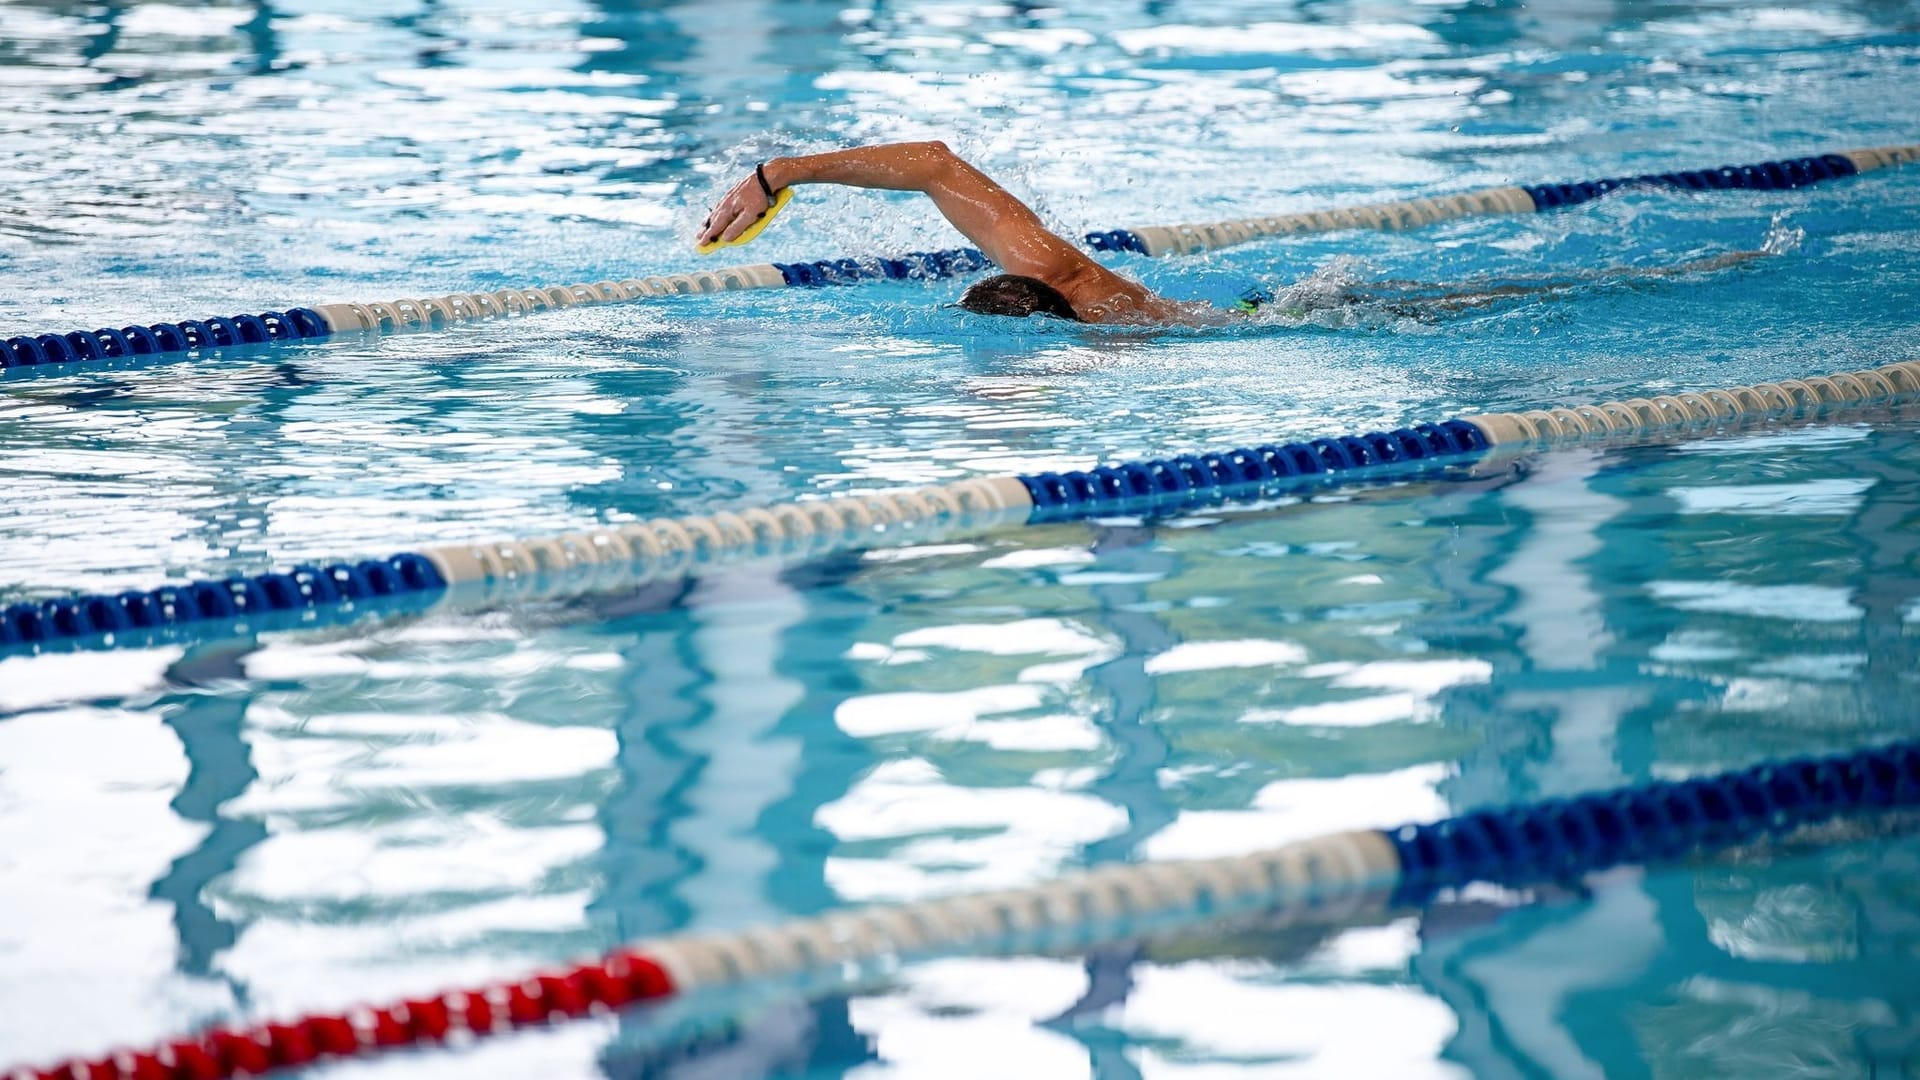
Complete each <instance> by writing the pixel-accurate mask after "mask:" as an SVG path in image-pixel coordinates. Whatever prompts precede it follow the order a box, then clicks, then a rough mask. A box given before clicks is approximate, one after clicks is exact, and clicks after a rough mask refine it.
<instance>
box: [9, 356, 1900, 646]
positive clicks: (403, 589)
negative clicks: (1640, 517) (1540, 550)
mask: <svg viewBox="0 0 1920 1080" xmlns="http://www.w3.org/2000/svg"><path fill="white" fill-rule="evenodd" d="M1912 401H1920V361H1908V362H1903V363H1895V364H1888V365H1885V366H1883V367H1878V368H1870V369H1867V370H1863V371H1854V372H1843V373H1839V374H1835V375H1827V376H1815V377H1810V378H1806V379H1788V380H1784V381H1782V382H1778V383H1761V384H1758V385H1755V386H1740V387H1731V388H1727V389H1720V390H1707V391H1699V392H1686V393H1680V394H1673V395H1666V396H1659V397H1653V398H1633V399H1630V400H1627V401H1618V402H1607V403H1603V404H1598V405H1584V406H1576V407H1570V408H1556V409H1544V410H1535V411H1531V412H1524V413H1496V414H1488V415H1481V416H1469V417H1465V418H1462V419H1458V420H1449V421H1446V422H1444V423H1439V424H1417V425H1414V426H1412V427H1405V428H1396V429H1394V430H1392V431H1384V432H1373V433H1369V434H1365V435H1357V436H1342V437H1338V438H1322V439H1313V440H1310V441H1306V442H1295V443H1285V444H1279V445H1266V446H1256V447H1251V448H1239V449H1233V450H1227V451H1224V452H1219V453H1204V454H1188V455H1182V456H1179V457H1173V458H1167V459H1164V460H1148V461H1138V462H1131V463H1127V464H1123V465H1113V466H1105V467H1101V468H1096V469H1091V470H1087V471H1084V472H1081V471H1071V472H1041V473H1031V474H1024V475H1018V476H998V477H986V478H980V479H974V480H965V481H961V482H958V483H953V484H945V485H938V486H930V487H920V488H910V489H906V490H902V491H894V492H883V493H879V494H870V495H847V496H839V497H834V498H826V499H809V500H801V501H797V502H792V503H786V504H783V505H778V506H773V507H768V508H764V509H749V510H740V511H732V512H721V513H716V514H710V515H701V516H693V517H682V518H670V519H668V518H662V519H655V520H652V521H643V522H637V523H634V524H629V525H622V526H617V527H607V528H601V529H592V530H587V531H583V532H574V533H566V534H563V535H560V536H553V537H544V538H529V539H520V540H508V541H499V542H492V543H468V544H446V545H442V546H439V547H431V548H427V549H425V550H423V551H417V552H403V553H400V554H397V555H391V556H388V557H386V558H383V559H368V560H364V561H359V562H351V563H345V562H343V563H333V564H327V565H312V564H310V565H302V566H296V567H293V568H292V569H290V570H286V571H280V572H273V573H266V574H254V575H242V576H235V577H229V578H224V579H220V580H202V581H194V582H189V583H186V584H183V585H167V586H162V587H160V588H157V589H147V590H129V591H126V592H121V593H117V594H105V593H93V594H84V595H79V596H67V597H61V598H57V599H48V600H38V601H25V602H21V603H16V604H13V605H11V606H9V607H6V608H5V609H0V654H5V653H7V652H16V651H40V650H44V649H49V648H62V647H69V648H70V647H83V648H98V647H121V646H125V645H130V644H135V643H140V642H145V641H170V640H178V639H180V638H182V637H187V638H198V637H205V636H214V635H223V634H226V635H230V634H232V633H234V632H236V631H237V630H238V629H239V628H242V627H244V628H246V629H248V630H256V631H257V630H263V629H272V628H277V627H282V626H289V625H291V626H298V625H308V624H316V623H319V622H323V621H326V622H333V621H339V620H341V619H343V618H353V617H358V616H360V615H362V614H364V613H367V612H369V611H377V610H393V609H399V610H420V609H423V608H426V607H429V606H433V605H435V604H438V603H441V602H443V601H446V602H452V603H456V604H459V605H461V606H464V607H497V606H501V605H506V604H513V603H519V602H528V601H540V600H547V599H554V598H559V597H565V596H575V595H583V594H587V593H593V592H604V591H612V590H618V589H622V588H629V587H631V586H632V585H634V584H636V583H638V582H642V581H646V580H651V579H656V578H661V577H672V576H678V575H681V574H684V573H687V572H690V571H694V570H697V569H701V568H704V567H710V566H714V565H719V564H725V563H729V562H737V561H742V560H747V559H760V558H804V557H808V556H811V555H817V554H821V553H824V552H827V551H831V550H836V549H845V548H850V547H869V546H874V545H877V544H889V543H901V542H914V541H921V542H924V541H925V540H930V539H932V538H934V537H936V536H948V535H953V534H955V533H959V532H977V531H982V530H986V529H989V528H992V527H995V526H998V525H1002V524H1014V523H1019V522H1043V521H1059V520H1069V519H1076V518H1090V517H1101V516H1108V515H1116V514H1140V513H1149V512H1152V513H1163V512H1167V511H1174V510H1180V509H1184V508H1191V507H1198V506H1207V505H1215V504H1219V503H1224V502H1234V501H1248V500H1258V499H1263V498H1269V497H1271V496H1273V495H1274V494H1276V493H1278V492H1281V491H1285V490H1289V489H1294V488H1298V487H1301V486H1307V485H1325V484H1332V483H1340V482H1347V481H1367V480H1377V479H1382V478H1385V477H1387V476H1390V475H1397V474H1400V473H1404V472H1406V471H1409V470H1422V469H1428V468H1446V467H1449V466H1453V465H1459V464H1465V463H1467V462H1469V461H1471V460H1473V459H1474V458H1475V457H1476V456H1478V455H1480V454H1483V453H1485V452H1486V451H1487V450H1489V449H1491V448H1494V447H1497V446H1503V445H1505V446H1529V445H1531V446H1545V445H1553V444H1557V443H1567V442H1582V443H1620V442H1629V441H1634V440H1639V439H1644V438H1647V437H1658V436H1662V435H1668V434H1673V433H1685V432H1697V431H1704V430H1708V429H1712V428H1717V427H1721V426H1730V425H1737V424H1743V423H1752V422H1766V421H1774V420H1800V419H1812V418H1817V417H1819V416H1820V415H1822V414H1824V413H1826V412H1827V411H1828V410H1833V409H1843V408H1856V407H1861V406H1873V405H1897V404H1902V403H1906V402H1912Z"/></svg>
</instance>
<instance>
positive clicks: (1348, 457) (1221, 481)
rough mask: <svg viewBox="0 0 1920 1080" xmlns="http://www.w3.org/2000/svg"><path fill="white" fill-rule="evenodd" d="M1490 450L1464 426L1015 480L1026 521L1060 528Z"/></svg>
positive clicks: (1459, 422)
mask: <svg viewBox="0 0 1920 1080" xmlns="http://www.w3.org/2000/svg"><path fill="white" fill-rule="evenodd" d="M1489 445H1491V444H1490V443H1489V442H1488V441H1487V437H1486V435H1485V434H1484V433H1482V432H1481V430H1480V429H1479V428H1478V427H1475V426H1474V425H1473V424H1471V423H1468V422H1467V421H1465V420H1449V421H1447V422H1445V423H1441V424H1418V425H1415V426H1413V427H1406V428H1395V429H1394V430H1392V431H1378V432H1371V433H1369V434H1366V435H1348V436H1341V437H1339V438H1330V439H1313V440H1311V441H1308V442H1295V443H1286V444H1284V445H1280V446H1271V445H1269V446H1256V447H1252V448H1240V449H1234V450H1228V451H1226V452H1225V453H1212V454H1191V455H1186V456H1182V457H1174V458H1166V459H1164V460H1149V461H1137V462H1131V463H1129V464H1125V465H1109V466H1105V467H1102V468H1098V469H1092V470H1089V471H1086V472H1065V473H1058V472H1044V473H1035V474H1032V475H1025V476H1020V477H1018V480H1019V481H1020V484H1021V486H1022V487H1024V488H1026V490H1027V494H1028V496H1029V497H1030V498H1031V499H1032V500H1033V517H1032V520H1034V521H1036V522H1038V521H1061V520H1066V519H1070V518H1086V517H1097V516H1100V515H1104V514H1114V513H1137V512H1139V511H1142V510H1156V511H1161V510H1172V509H1180V508H1185V507H1193V506H1204V505H1207V504H1209V503H1217V502H1225V501H1229V500H1233V499H1237V498H1247V497H1256V498H1257V497H1259V496H1260V495H1262V494H1264V493H1266V492H1269V491H1272V490H1274V489H1275V486H1276V485H1284V484H1287V483H1289V482H1292V481H1301V480H1308V481H1311V480H1316V479H1327V480H1332V479H1334V476H1333V475H1332V474H1336V473H1345V472H1349V471H1352V470H1356V469H1374V468H1378V467H1381V466H1388V465H1404V464H1416V463H1426V462H1433V463H1439V462H1438V461H1437V460H1436V459H1449V460H1453V461H1457V460H1459V459H1461V458H1463V457H1465V456H1467V455H1471V454H1475V453H1478V452H1480V451H1482V450H1485V449H1487V447H1488V446H1489Z"/></svg>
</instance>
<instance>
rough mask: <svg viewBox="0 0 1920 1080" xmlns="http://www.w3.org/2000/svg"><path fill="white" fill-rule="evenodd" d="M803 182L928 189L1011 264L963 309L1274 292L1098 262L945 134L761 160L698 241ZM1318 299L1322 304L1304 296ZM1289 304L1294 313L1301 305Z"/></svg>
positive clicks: (1005, 310)
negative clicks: (1145, 278) (1214, 286)
mask: <svg viewBox="0 0 1920 1080" xmlns="http://www.w3.org/2000/svg"><path fill="white" fill-rule="evenodd" d="M798 184H840V185H844V186H847V187H861V188H879V189H884V190H890V191H918V192H921V193H923V194H925V195H926V196H927V197H928V198H931V199H932V200H933V204H934V206H936V207H938V208H939V210H940V212H941V213H942V214H944V215H946V218H947V220H948V221H949V222H952V223H953V227H954V228H956V229H958V230H960V232H961V233H962V234H963V235H964V236H966V238H967V239H969V240H971V241H973V243H974V245H975V246H976V247H978V248H979V249H980V250H981V251H982V252H983V253H985V254H986V256H987V258H989V259H991V260H993V262H994V263H995V264H997V265H998V266H999V267H1000V268H1001V269H1002V270H1003V271H1005V273H1002V274H999V275H996V276H994V277H990V278H987V279H985V280H983V281H980V282H977V283H975V284H974V285H973V286H972V287H971V288H969V289H968V290H967V291H966V293H965V294H964V295H963V296H962V297H961V298H960V306H961V307H962V308H965V309H966V310H968V311H974V312H978V313H980V314H983V315H1010V316H1014V317H1025V316H1028V315H1033V314H1044V315H1053V316H1055V317H1058V318H1062V319H1070V320H1073V321H1076V322H1088V323H1117V324H1131V325H1183V326H1219V325H1225V324H1228V323H1233V322H1237V321H1239V320H1240V319H1242V318H1245V317H1247V316H1250V315H1253V314H1255V313H1256V312H1258V311H1259V310H1260V309H1261V307H1262V306H1263V305H1273V304H1274V302H1275V301H1274V297H1273V296H1272V295H1271V294H1269V293H1267V292H1265V291H1263V290H1260V289H1258V288H1254V289H1249V290H1248V291H1247V292H1246V293H1244V294H1242V295H1241V297H1240V299H1239V300H1238V301H1236V302H1235V303H1234V304H1233V305H1232V306H1231V307H1228V308H1217V307H1214V306H1213V305H1211V304H1207V303H1201V302H1192V301H1179V300H1170V299H1168V298H1166V297H1164V296H1160V295H1159V294H1157V293H1155V292H1153V291H1152V290H1151V289H1148V288H1147V287H1146V286H1144V285H1142V284H1140V283H1139V282H1137V281H1133V280H1131V279H1129V278H1126V277H1122V276H1121V275H1119V274H1116V273H1114V272H1113V271H1112V270H1109V269H1107V268H1106V267H1104V266H1102V265H1100V264H1099V263H1097V262H1095V261H1094V260H1093V259H1092V258H1091V257H1090V256H1088V255H1087V253H1086V252H1084V251H1081V250H1080V249H1079V248H1078V247H1076V246H1075V245H1074V244H1073V243H1072V242H1071V241H1069V240H1067V239H1066V238H1065V237H1062V236H1061V235H1059V234H1058V233H1056V232H1054V231H1053V230H1051V229H1049V228H1047V227H1046V225H1045V224H1044V223H1043V222H1042V221H1041V220H1040V216H1039V215H1038V214H1036V213H1034V212H1033V209H1032V208H1031V207H1029V206H1027V204H1026V203H1023V202H1021V201H1020V200H1019V199H1018V198H1016V197H1014V196H1013V195H1012V194H1011V193H1010V192H1008V191H1007V189H1005V188H1003V187H1001V186H1000V185H999V184H998V183H996V182H995V181H994V180H993V179H992V178H991V177H989V176H987V175H986V174H985V173H983V172H981V171H980V170H979V169H976V168H974V167H973V166H972V165H969V164H968V163H967V162H965V161H964V160H962V159H961V158H960V156H959V155H957V154H955V153H954V152H953V151H952V150H950V149H948V148H947V144H945V143H943V142H937V141H936V142H915V143H893V144H889V145H882V146H862V147H855V148H853V149H850V150H836V151H833V152H831V153H825V154H810V155H806V156H803V157H783V158H772V159H769V160H767V161H765V162H762V163H761V164H760V165H759V166H758V167H756V168H755V169H754V171H753V172H752V173H751V174H749V175H748V176H746V177H745V178H743V179H742V180H741V181H740V182H739V183H737V184H735V185H734V186H733V188H732V189H731V190H729V191H728V192H727V194H726V195H725V196H724V197H722V198H721V200H720V201H719V203H717V204H716V205H715V206H714V208H713V212H712V213H711V214H709V215H708V216H707V220H706V221H705V222H704V223H703V224H702V226H701V230H700V234H699V236H698V237H697V239H696V243H697V245H698V248H699V250H700V251H701V252H703V253H704V252H708V251H712V250H715V249H717V248H719V247H724V246H729V245H734V244H744V243H746V242H748V241H750V240H752V239H753V238H754V237H755V236H758V235H759V234H760V232H761V230H763V229H765V228H766V227H767V225H768V224H770V223H771V222H772V221H773V218H774V215H776V214H777V213H779V211H780V210H781V209H782V208H784V207H785V206H786V204H787V201H788V200H789V199H790V198H791V197H792V190H791V189H792V188H793V187H794V186H795V185H798ZM1763 254H1766V253H1765V252H1759V251H1751V252H1747V251H1742V252H1734V253H1731V254H1729V255H1722V256H1715V257H1714V258H1711V259H1703V260H1698V261H1696V262H1692V263H1686V264H1683V265H1681V266H1678V267H1662V268H1654V269H1618V270H1610V271H1606V272H1604V273H1603V274H1602V275H1600V276H1602V277H1605V278H1609V279H1611V278H1616V277H1664V276H1671V275H1673V274H1681V273H1689V272H1694V271H1699V270H1711V269H1719V268H1722V267H1726V266H1732V265H1735V264H1737V263H1740V262H1744V261H1746V260H1748V259H1752V258H1757V257H1759V256H1761V255H1763ZM1576 277H1583V278H1585V279H1586V280H1598V279H1599V278H1598V277H1590V276H1586V275H1576ZM1565 287H1566V283H1565V282H1559V283H1556V284H1550V285H1545V286H1526V287H1519V288H1515V287H1511V286H1503V287H1497V288H1484V287H1483V288H1481V289H1473V288H1466V289H1460V288H1452V289H1446V288H1442V289H1440V290H1438V295H1434V296H1430V297H1428V298H1427V300H1428V303H1429V304H1430V305H1431V311H1427V312H1424V313H1425V314H1435V313H1439V312H1445V311H1456V310H1461V309H1464V308H1470V307H1475V306H1479V305H1482V304H1485V303H1490V302H1493V301H1494V300H1496V299H1499V298H1504V297H1510V296H1514V295H1520V294H1534V293H1548V292H1554V291H1559V290H1562V289H1564V288H1565ZM1427 288H1432V287H1427ZM1345 299H1346V300H1348V301H1359V300H1364V299H1366V296H1365V295H1364V294H1361V293H1348V294H1345ZM1313 306H1321V305H1312V304H1309V305H1306V307H1307V308H1311V307H1313ZM1281 307H1282V308H1283V310H1286V311H1288V312H1289V313H1292V312H1293V308H1294V307H1295V305H1293V304H1291V303H1287V304H1283V305H1281Z"/></svg>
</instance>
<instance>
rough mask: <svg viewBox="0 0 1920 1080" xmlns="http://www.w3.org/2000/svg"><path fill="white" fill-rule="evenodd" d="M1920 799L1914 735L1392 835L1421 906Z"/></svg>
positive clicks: (1919, 747) (1413, 900)
mask: <svg viewBox="0 0 1920 1080" xmlns="http://www.w3.org/2000/svg"><path fill="white" fill-rule="evenodd" d="M1914 805H1920V743H1911V742H1908V743H1895V744H1893V745H1890V746H1884V747H1880V748H1876V749H1871V750H1861V751H1857V752H1855V753H1852V754H1845V755H1840V756H1835V757H1827V758H1800V759H1794V760H1788V761H1776V762H1769V763H1767V764H1764V765H1758V766H1755V767H1753V768H1750V769H1743V770H1740V771H1737V772H1729V773H1722V774H1720V775H1717V776H1706V777H1701V778H1697V779H1692V780H1682V781H1675V782H1665V781H1662V782H1656V783H1649V784H1643V785H1641V786H1639V787H1633V788H1626V789H1622V790H1619V791H1610V792H1603V793H1600V794H1595V795H1583V796H1576V797H1573V798H1567V799H1551V800H1548V801H1546V802H1540V803H1534V804H1532V805H1528V806H1516V807H1502V808H1499V809H1493V810H1481V811H1475V812H1473V813H1469V814H1463V815H1461V816H1459V817H1454V818H1448V819H1447V820H1445V821H1438V822H1435V823H1433V824H1431V825H1407V826H1404V827H1402V828H1399V829H1395V830H1392V831H1389V832H1387V833H1386V837H1387V839H1388V840H1389V841H1390V842H1391V843H1392V844H1393V848H1394V852H1395V853H1396V854H1397V855H1398V857H1399V861H1400V880H1399V883H1398V886H1397V890H1396V892H1395V899H1396V900H1397V901H1398V902H1399V903H1401V904H1404V905H1411V906H1418V905H1421V904H1424V903H1426V902H1427V901H1428V900H1430V899H1431V898H1432V897H1433V896H1434V894H1435V893H1438V892H1441V891H1443V890H1446V889H1456V888H1460V887H1463V886H1466V885H1470V884H1473V883H1475V882H1488V883H1492V884H1499V885H1515V886H1518V885H1527V884H1532V883H1537V882H1543V881H1566V880H1572V879H1575V878H1578V877H1580V876H1582V875H1585V874H1589V873H1593V872H1595V871H1599V870H1605V869H1608V868H1610V867H1614V866H1623V865H1644V864H1649V863H1661V862H1670V861H1672V860H1675V859H1679V858H1683V857H1685V856H1687V855H1690V854H1694V853H1697V852H1706V851H1712V850H1717V849H1721V848H1726V847H1729V846H1732V845H1735V844H1743V843H1750V842H1752V841H1754V840H1757V839H1760V838H1763V837H1767V836H1778V835H1782V834H1785V833H1790V832H1793V831H1794V830H1796V829H1799V828H1802V827H1804V826H1808V825H1815V824H1819V823H1821V822H1825V821H1829V820H1831V819H1833V818H1837V817H1841V816H1845V815H1849V814H1858V813H1861V812H1871V811H1876V810H1891V809H1896V808H1900V807H1910V806H1914Z"/></svg>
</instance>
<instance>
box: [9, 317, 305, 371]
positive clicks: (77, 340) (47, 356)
mask: <svg viewBox="0 0 1920 1080" xmlns="http://www.w3.org/2000/svg"><path fill="white" fill-rule="evenodd" d="M332 333H333V331H332V328H331V327H329V326H328V325H327V320H326V319H325V318H324V317H322V316H321V314H320V313H319V312H317V311H314V310H313V309H312V308H290V309H288V310H286V311H268V312H263V313H261V314H259V315H231V316H225V317H222V316H211V317H208V318H205V319H184V320H182V321H180V322H157V323H153V324H151V325H148V326H123V327H121V328H120V329H118V330H114V329H111V328H107V327H102V328H101V329H98V330H75V331H72V332H70V333H66V334H37V335H31V336H26V335H23V336H20V337H11V338H7V339H6V340H5V341H4V342H0V368H8V367H39V366H40V365H42V364H72V363H79V362H82V361H86V360H108V359H118V358H122V357H132V356H158V355H161V354H163V353H176V352H189V351H191V350H194V349H215V348H227V347H231V346H234V345H264V344H267V343H268V342H275V341H312V340H323V339H325V338H327V337H329V336H331V335H332Z"/></svg>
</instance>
